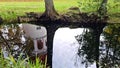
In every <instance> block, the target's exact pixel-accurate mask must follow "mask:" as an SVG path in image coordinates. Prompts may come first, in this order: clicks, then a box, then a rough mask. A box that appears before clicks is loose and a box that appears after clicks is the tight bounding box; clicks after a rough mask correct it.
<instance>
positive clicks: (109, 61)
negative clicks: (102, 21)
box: [76, 24, 120, 68]
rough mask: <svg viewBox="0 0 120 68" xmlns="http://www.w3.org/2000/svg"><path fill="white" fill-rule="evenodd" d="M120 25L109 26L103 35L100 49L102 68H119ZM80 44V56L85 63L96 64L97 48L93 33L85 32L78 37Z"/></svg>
mask: <svg viewBox="0 0 120 68" xmlns="http://www.w3.org/2000/svg"><path fill="white" fill-rule="evenodd" d="M119 31H120V24H109V25H107V26H106V27H105V28H104V31H103V33H102V34H101V37H102V38H101V39H102V40H101V41H100V46H98V47H99V65H100V68H119V66H120V65H119V64H120V32H119ZM76 39H77V41H78V43H79V44H80V46H79V48H78V55H79V56H80V57H81V58H83V63H85V64H86V67H88V65H90V64H92V63H94V62H96V60H95V57H96V54H95V53H96V50H95V48H96V46H94V45H95V43H94V40H93V32H92V31H91V30H84V32H83V34H82V35H78V36H76Z"/></svg>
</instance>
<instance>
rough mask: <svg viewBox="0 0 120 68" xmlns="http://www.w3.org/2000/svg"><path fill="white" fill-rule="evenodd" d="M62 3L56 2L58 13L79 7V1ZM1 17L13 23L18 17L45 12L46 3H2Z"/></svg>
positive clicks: (57, 0)
mask: <svg viewBox="0 0 120 68" xmlns="http://www.w3.org/2000/svg"><path fill="white" fill-rule="evenodd" d="M68 1H69V0H66V1H62V2H60V0H56V1H55V2H54V3H55V8H56V10H57V11H58V13H65V12H67V9H68V8H69V7H71V6H75V5H77V1H73V0H70V1H71V2H68ZM0 9H1V10H0V16H1V17H2V18H3V19H4V20H6V21H11V20H13V19H16V17H17V16H22V15H24V14H25V12H40V13H42V12H44V10H45V7H44V1H40V2H0Z"/></svg>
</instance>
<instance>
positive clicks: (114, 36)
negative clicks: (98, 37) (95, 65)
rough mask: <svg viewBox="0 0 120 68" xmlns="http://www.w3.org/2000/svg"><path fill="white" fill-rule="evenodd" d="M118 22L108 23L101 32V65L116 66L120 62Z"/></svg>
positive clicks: (119, 26) (119, 29) (119, 28)
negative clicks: (102, 38)
mask: <svg viewBox="0 0 120 68" xmlns="http://www.w3.org/2000/svg"><path fill="white" fill-rule="evenodd" d="M119 31H120V24H114V25H111V24H110V25H108V26H107V27H106V28H105V29H104V32H103V36H104V42H103V44H102V45H101V46H102V47H104V49H101V60H100V61H101V66H102V67H107V68H109V67H113V68H114V67H116V66H119V64H120V49H119V48H120V32H119Z"/></svg>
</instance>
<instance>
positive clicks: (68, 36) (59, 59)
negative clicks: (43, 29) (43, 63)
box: [53, 28, 96, 68]
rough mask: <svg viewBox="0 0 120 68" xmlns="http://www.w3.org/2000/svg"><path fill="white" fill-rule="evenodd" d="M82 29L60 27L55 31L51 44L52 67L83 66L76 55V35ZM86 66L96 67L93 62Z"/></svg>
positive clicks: (75, 67)
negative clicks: (52, 43)
mask: <svg viewBox="0 0 120 68" xmlns="http://www.w3.org/2000/svg"><path fill="white" fill-rule="evenodd" d="M82 32H83V29H82V28H78V29H69V28H60V29H58V30H57V31H56V33H55V36H54V45H53V68H85V65H84V64H81V59H80V58H79V56H78V55H77V48H78V47H79V44H78V42H77V41H76V39H75V36H76V35H79V34H82ZM88 68H96V67H95V63H94V64H93V65H91V66H90V67H88Z"/></svg>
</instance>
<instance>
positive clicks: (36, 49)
mask: <svg viewBox="0 0 120 68" xmlns="http://www.w3.org/2000/svg"><path fill="white" fill-rule="evenodd" d="M33 42H34V51H35V52H37V51H38V47H37V40H36V39H34V40H33Z"/></svg>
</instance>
